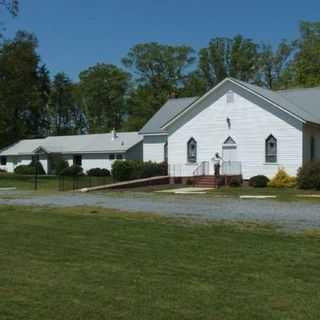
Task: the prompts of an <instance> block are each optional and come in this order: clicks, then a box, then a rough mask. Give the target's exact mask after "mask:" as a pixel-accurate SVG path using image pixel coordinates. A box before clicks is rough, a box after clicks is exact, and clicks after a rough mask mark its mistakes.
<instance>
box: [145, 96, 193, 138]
mask: <svg viewBox="0 0 320 320" xmlns="http://www.w3.org/2000/svg"><path fill="white" fill-rule="evenodd" d="M197 99H198V98H197V97H192V98H178V99H170V100H168V101H167V102H166V103H165V104H164V105H163V106H162V107H161V108H160V110H159V111H158V112H156V113H155V114H154V116H153V117H152V118H151V119H150V120H149V121H148V122H147V123H146V124H145V126H144V127H143V128H142V129H141V130H140V133H141V134H152V133H165V131H164V130H163V129H161V127H162V126H163V125H164V124H165V123H166V122H168V121H169V120H170V119H172V118H174V117H175V116H176V115H177V114H179V113H180V112H182V111H183V110H184V109H186V108H187V107H188V106H189V105H190V104H191V103H193V102H194V101H195V100H197Z"/></svg>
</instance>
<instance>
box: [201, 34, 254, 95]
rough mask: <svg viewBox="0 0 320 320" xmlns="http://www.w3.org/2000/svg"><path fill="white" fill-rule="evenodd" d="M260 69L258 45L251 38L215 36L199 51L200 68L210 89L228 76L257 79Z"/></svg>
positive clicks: (240, 78)
mask: <svg viewBox="0 0 320 320" xmlns="http://www.w3.org/2000/svg"><path fill="white" fill-rule="evenodd" d="M258 69H259V52H258V45H257V44H256V43H254V42H253V41H252V40H251V39H246V38H243V37H242V36H241V35H237V36H235V37H234V38H232V39H230V38H214V39H212V40H211V41H210V42H209V45H208V47H207V48H203V49H201V50H200V52H199V66H198V70H199V73H200V74H201V76H202V78H203V80H204V81H205V83H206V89H207V90H209V89H211V88H212V87H214V86H215V85H216V84H218V83H219V82H220V81H222V80H223V79H224V78H226V77H234V78H237V79H239V80H243V81H250V82H252V81H255V80H256V76H257V71H258Z"/></svg>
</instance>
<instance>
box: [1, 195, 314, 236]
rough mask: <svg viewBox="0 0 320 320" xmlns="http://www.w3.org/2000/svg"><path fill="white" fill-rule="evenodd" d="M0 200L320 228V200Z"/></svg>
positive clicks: (115, 197)
mask: <svg viewBox="0 0 320 320" xmlns="http://www.w3.org/2000/svg"><path fill="white" fill-rule="evenodd" d="M0 204H3V205H35V206H59V207H70V206H98V207H103V208H111V209H119V210H124V211H132V212H154V213H159V214H162V215H165V216H175V217H177V216H179V217H192V218H197V219H199V220H200V219H204V220H215V221H221V220H225V221H257V222H266V223H275V224H278V225H281V226H283V227H285V228H286V229H290V230H303V229H310V228H320V203H313V202H306V201H295V202H279V201H274V200H254V199H252V200H240V199H234V198H218V197H217V198H214V197H213V198H212V199H210V198H201V196H198V195H196V196H193V195H185V196H175V195H161V196H159V195H154V194H152V193H131V192H123V193H116V192H115V193H89V194H80V193H63V194H56V195H39V196H38V195H34V194H32V193H23V192H17V191H6V192H0Z"/></svg>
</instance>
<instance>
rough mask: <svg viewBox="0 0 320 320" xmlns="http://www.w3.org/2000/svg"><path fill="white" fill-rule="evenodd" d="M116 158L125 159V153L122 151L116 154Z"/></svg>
mask: <svg viewBox="0 0 320 320" xmlns="http://www.w3.org/2000/svg"><path fill="white" fill-rule="evenodd" d="M115 156H116V158H115V159H116V160H123V154H122V153H117V154H116V155H115Z"/></svg>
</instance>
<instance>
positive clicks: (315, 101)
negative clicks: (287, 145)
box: [160, 78, 320, 132]
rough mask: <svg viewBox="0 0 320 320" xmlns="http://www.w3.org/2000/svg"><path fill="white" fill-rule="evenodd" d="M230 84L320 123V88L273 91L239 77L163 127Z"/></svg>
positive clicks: (284, 109)
mask: <svg viewBox="0 0 320 320" xmlns="http://www.w3.org/2000/svg"><path fill="white" fill-rule="evenodd" d="M228 84H229V85H230V86H232V85H233V86H234V85H235V86H239V87H241V88H242V89H245V90H247V91H249V92H251V93H252V94H254V95H256V96H258V97H260V98H262V99H264V100H266V101H267V102H269V103H271V104H273V105H274V106H276V107H277V108H279V109H281V110H283V111H285V112H286V113H289V114H290V115H291V116H293V117H295V118H296V119H298V120H300V121H302V122H310V123H314V124H320V88H312V89H295V90H286V91H272V90H268V89H265V88H261V87H258V86H256V85H253V84H249V83H246V82H244V81H239V80H237V79H233V78H226V79H225V80H223V81H222V82H220V83H219V84H218V85H217V86H216V87H214V88H213V89H211V90H210V91H209V92H207V93H206V94H204V95H203V96H202V97H200V98H199V99H196V100H195V101H194V102H193V103H191V104H190V105H188V106H187V107H185V108H184V109H183V110H181V111H180V112H179V113H177V114H176V115H175V116H173V117H172V118H171V119H168V120H167V122H166V123H165V124H164V125H163V126H162V127H161V129H162V130H163V131H164V132H165V131H166V128H167V127H168V126H169V125H170V124H171V123H173V122H175V120H176V119H178V118H179V117H180V116H182V115H183V114H184V113H186V112H188V110H189V109H192V108H194V107H196V106H197V105H198V104H199V103H201V102H202V101H203V100H204V99H205V98H207V97H208V96H210V95H211V94H213V93H214V92H215V91H216V90H217V89H218V88H220V87H222V86H223V85H228ZM160 111H161V110H160Z"/></svg>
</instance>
